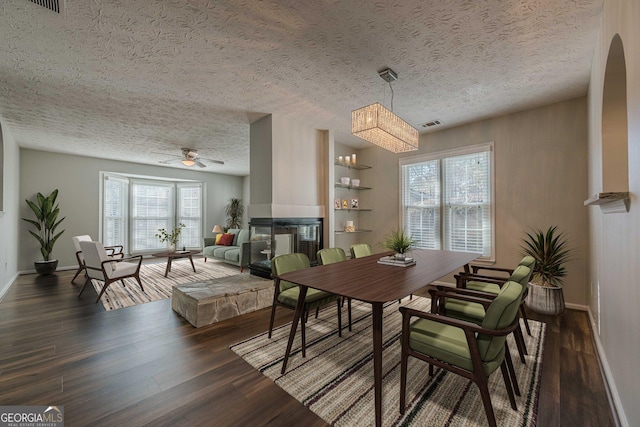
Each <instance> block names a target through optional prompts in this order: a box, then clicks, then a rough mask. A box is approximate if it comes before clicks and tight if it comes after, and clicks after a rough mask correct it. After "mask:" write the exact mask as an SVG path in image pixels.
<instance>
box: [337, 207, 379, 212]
mask: <svg viewBox="0 0 640 427" xmlns="http://www.w3.org/2000/svg"><path fill="white" fill-rule="evenodd" d="M334 210H335V211H348V212H351V211H354V212H371V209H337V208H336V209H334Z"/></svg>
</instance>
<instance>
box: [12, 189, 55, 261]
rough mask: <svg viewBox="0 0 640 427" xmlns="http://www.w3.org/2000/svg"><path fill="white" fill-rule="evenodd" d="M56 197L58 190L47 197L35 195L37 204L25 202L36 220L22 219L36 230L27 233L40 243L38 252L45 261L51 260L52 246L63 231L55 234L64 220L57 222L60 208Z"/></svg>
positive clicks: (39, 194) (29, 201)
mask: <svg viewBox="0 0 640 427" xmlns="http://www.w3.org/2000/svg"><path fill="white" fill-rule="evenodd" d="M57 197H58V190H57V189H56V190H53V191H52V192H51V194H49V195H48V196H46V197H45V196H43V195H42V194H41V193H38V194H37V195H36V201H37V203H34V202H33V201H31V200H25V201H26V202H27V205H28V206H29V208H31V210H32V211H33V213H34V214H35V216H36V219H35V220H34V219H30V218H22V219H23V220H24V221H27V222H28V223H30V224H32V225H33V226H34V227H35V228H36V231H37V233H36V232H34V231H33V230H29V233H31V235H32V236H33V237H35V238H36V240H37V241H38V243H40V252H41V253H42V257H43V259H44V260H45V261H50V260H51V252H52V251H53V245H54V244H55V243H56V240H58V237H60V235H61V234H62V233H64V230H62V231H60V232H59V233H56V228H57V227H58V225H60V223H61V222H62V221H63V220H64V218H62V219H60V220H58V215H59V213H60V208H59V207H58V205H57V204H56V198H57Z"/></svg>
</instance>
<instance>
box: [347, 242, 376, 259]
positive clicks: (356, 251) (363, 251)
mask: <svg viewBox="0 0 640 427" xmlns="http://www.w3.org/2000/svg"><path fill="white" fill-rule="evenodd" d="M350 252H351V258H362V257H365V256H369V255H373V249H371V245H370V244H368V243H356V244H355V245H351V248H350Z"/></svg>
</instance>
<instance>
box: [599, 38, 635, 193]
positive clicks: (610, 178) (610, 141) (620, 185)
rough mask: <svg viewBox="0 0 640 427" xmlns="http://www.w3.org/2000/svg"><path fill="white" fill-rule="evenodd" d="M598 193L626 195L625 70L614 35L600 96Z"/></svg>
mask: <svg viewBox="0 0 640 427" xmlns="http://www.w3.org/2000/svg"><path fill="white" fill-rule="evenodd" d="M602 190H603V191H604V192H622V191H629V148H628V130H627V66H626V61H625V58H624V48H623V46H622V39H620V36H619V35H618V34H616V35H615V36H614V37H613V40H612V41H611V45H610V46H609V56H608V57H607V68H606V70H605V75H604V88H603V93H602Z"/></svg>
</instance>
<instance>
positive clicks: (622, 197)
mask: <svg viewBox="0 0 640 427" xmlns="http://www.w3.org/2000/svg"><path fill="white" fill-rule="evenodd" d="M584 205H585V206H596V205H597V206H600V210H601V211H602V213H603V214H610V213H626V212H629V192H628V191H621V192H609V193H598V194H596V195H594V196H593V197H590V198H588V199H587V200H585V201H584Z"/></svg>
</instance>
